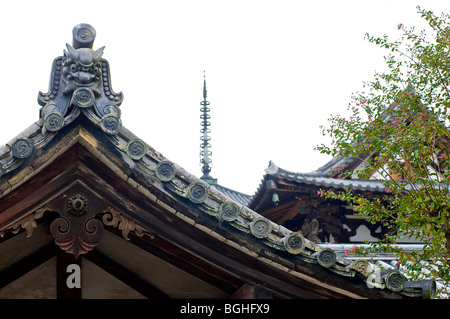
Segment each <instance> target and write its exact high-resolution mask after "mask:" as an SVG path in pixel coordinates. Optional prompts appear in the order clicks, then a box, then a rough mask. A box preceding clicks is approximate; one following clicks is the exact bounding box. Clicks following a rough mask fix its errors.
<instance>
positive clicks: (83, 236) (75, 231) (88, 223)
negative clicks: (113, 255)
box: [50, 193, 103, 258]
mask: <svg viewBox="0 0 450 319" xmlns="http://www.w3.org/2000/svg"><path fill="white" fill-rule="evenodd" d="M64 197H66V198H65V201H66V208H65V209H62V210H61V211H60V214H61V217H60V218H57V219H55V220H54V221H53V222H52V223H51V225H50V233H51V234H52V236H53V238H54V239H55V243H56V244H57V245H58V246H59V247H60V248H61V249H62V250H64V251H66V252H68V253H70V254H72V255H74V256H75V257H76V258H78V256H79V255H82V254H85V253H87V252H88V251H91V250H92V249H94V247H96V246H97V245H98V244H99V242H100V239H101V238H102V237H103V224H102V222H101V221H100V220H98V219H95V218H94V217H95V215H96V213H97V212H98V211H99V210H98V208H99V205H101V204H100V203H99V202H98V201H97V200H96V199H95V198H93V199H92V200H91V201H90V200H88V199H87V197H86V196H85V195H83V194H80V193H76V194H74V195H72V196H64Z"/></svg>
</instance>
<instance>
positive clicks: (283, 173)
mask: <svg viewBox="0 0 450 319" xmlns="http://www.w3.org/2000/svg"><path fill="white" fill-rule="evenodd" d="M266 173H267V174H268V175H271V176H276V177H278V178H282V179H286V180H288V181H292V182H297V183H306V184H310V185H314V186H319V187H332V188H349V189H354V190H365V191H375V192H383V191H384V189H385V188H384V186H383V184H382V183H380V182H379V181H377V180H361V179H340V178H332V177H326V176H321V175H318V174H315V173H294V172H289V171H287V170H284V169H281V168H279V167H278V166H276V165H275V164H274V163H273V162H270V165H269V167H268V168H267V169H266Z"/></svg>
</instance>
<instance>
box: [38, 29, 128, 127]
mask: <svg viewBox="0 0 450 319" xmlns="http://www.w3.org/2000/svg"><path fill="white" fill-rule="evenodd" d="M72 34H73V43H72V45H70V44H66V50H64V51H63V52H64V54H63V56H60V57H57V58H56V59H55V60H54V61H53V65H52V72H51V76H50V84H49V90H48V92H47V93H42V92H39V94H38V103H39V105H41V106H42V108H41V110H40V118H43V119H44V127H43V130H45V131H50V132H56V131H58V130H59V129H61V128H62V127H63V126H64V119H65V118H66V117H67V116H68V115H69V114H72V113H74V112H76V111H77V110H78V109H81V110H82V111H83V113H84V112H85V111H87V110H86V109H88V108H92V113H93V114H95V115H96V116H97V117H98V119H99V120H101V127H102V129H103V130H104V131H105V132H106V133H107V134H110V135H114V134H117V133H118V132H119V131H120V128H121V121H120V111H119V106H120V104H121V103H122V101H123V94H122V92H120V93H115V92H114V91H113V90H112V88H111V78H110V70H109V63H108V61H107V60H105V59H103V51H104V48H105V47H101V48H99V49H97V50H93V49H92V48H93V44H94V40H95V36H96V31H95V29H94V28H93V27H92V26H91V25H89V24H86V23H81V24H78V25H76V26H75V27H74V28H73V30H72ZM111 110H115V111H114V112H111ZM79 113H80V112H78V113H76V114H75V115H76V116H78V114H79ZM88 118H89V117H88ZM91 120H92V119H91Z"/></svg>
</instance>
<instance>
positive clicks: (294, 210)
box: [277, 199, 305, 225]
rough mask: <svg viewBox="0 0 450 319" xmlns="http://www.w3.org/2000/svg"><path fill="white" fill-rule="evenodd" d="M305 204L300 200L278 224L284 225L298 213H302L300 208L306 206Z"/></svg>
mask: <svg viewBox="0 0 450 319" xmlns="http://www.w3.org/2000/svg"><path fill="white" fill-rule="evenodd" d="M304 205H305V202H303V201H302V200H301V199H298V200H297V202H296V203H295V204H294V206H292V207H291V208H290V209H289V210H288V211H287V212H286V213H284V214H283V216H282V217H281V218H280V219H279V220H278V221H277V223H278V224H280V225H283V223H284V222H285V221H287V220H290V219H293V218H294V217H295V216H296V215H297V214H298V213H300V207H302V206H304Z"/></svg>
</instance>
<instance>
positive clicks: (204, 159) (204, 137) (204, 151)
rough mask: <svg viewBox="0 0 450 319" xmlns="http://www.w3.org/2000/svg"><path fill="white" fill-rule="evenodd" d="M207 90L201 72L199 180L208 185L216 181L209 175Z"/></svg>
mask: <svg viewBox="0 0 450 319" xmlns="http://www.w3.org/2000/svg"><path fill="white" fill-rule="evenodd" d="M207 95H208V93H207V90H206V76H205V71H203V101H201V102H200V105H201V106H202V107H201V108H200V112H201V115H200V119H201V120H202V121H201V123H200V125H201V127H202V128H201V130H200V133H201V136H200V140H201V141H202V143H201V144H200V165H201V167H202V173H203V175H202V177H201V179H202V180H204V181H206V182H208V183H210V184H216V183H217V179H214V178H212V177H211V176H210V175H209V173H210V172H211V166H212V159H211V154H212V153H211V143H210V140H211V137H210V136H209V133H211V130H210V128H209V126H210V125H211V123H210V122H209V119H210V118H211V116H210V115H209V111H210V109H209V104H210V103H209V101H207Z"/></svg>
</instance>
